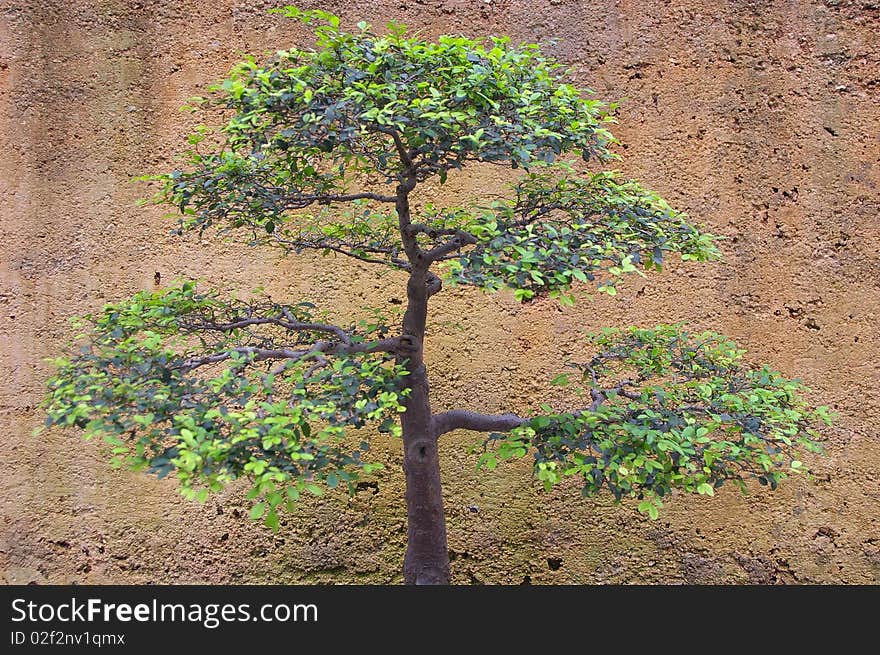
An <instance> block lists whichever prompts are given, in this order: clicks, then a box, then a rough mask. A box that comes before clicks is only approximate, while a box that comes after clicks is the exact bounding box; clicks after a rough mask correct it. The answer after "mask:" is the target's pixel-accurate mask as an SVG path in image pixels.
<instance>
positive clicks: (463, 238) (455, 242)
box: [425, 230, 477, 262]
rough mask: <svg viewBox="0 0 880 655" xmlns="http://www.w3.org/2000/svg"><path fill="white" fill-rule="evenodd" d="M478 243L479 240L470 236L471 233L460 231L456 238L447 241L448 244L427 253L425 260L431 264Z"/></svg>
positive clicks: (442, 244)
mask: <svg viewBox="0 0 880 655" xmlns="http://www.w3.org/2000/svg"><path fill="white" fill-rule="evenodd" d="M476 242H477V238H476V237H475V236H474V235H473V234H470V233H469V232H464V231H463V230H458V231H457V232H456V233H455V236H454V237H453V238H452V239H450V240H449V241H447V242H446V243H441V244H440V245H439V246H436V247H434V248H431V250H429V251H428V252H426V253H425V259H427V260H428V261H430V262H434V261H437V260H438V259H441V258H442V257H445V256H446V255H449V254H451V253H453V252H455V251H456V250H461V249H462V248H464V247H465V246H469V245H473V244H475V243H476Z"/></svg>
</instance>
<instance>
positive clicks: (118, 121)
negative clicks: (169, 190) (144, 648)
mask: <svg viewBox="0 0 880 655" xmlns="http://www.w3.org/2000/svg"><path fill="white" fill-rule="evenodd" d="M275 4H283V3H280V2H279V3H275V2H261V1H248V2H236V1H232V0H211V1H207V0H188V1H185V2H173V3H171V2H150V1H147V2H133V1H123V0H103V1H97V0H96V1H93V2H86V1H83V0H67V1H65V2H57V1H46V2H40V3H36V2H33V3H31V2H9V1H8V0H0V139H2V141H0V146H2V149H0V152H2V153H3V156H2V157H0V230H2V235H0V236H2V240H0V343H2V348H0V379H2V384H0V436H2V438H0V465H2V469H3V475H2V477H0V502H2V509H0V571H2V577H0V580H3V581H5V582H8V583H28V582H39V583H63V582H79V583H97V582H112V583H126V582H129V583H146V582H157V583H183V582H192V583H197V582H208V583H215V582H251V583H262V582H279V583H292V582H370V583H373V582H396V581H399V580H400V577H401V576H400V567H401V561H402V549H403V546H404V536H405V525H404V519H405V513H404V510H403V507H402V491H403V489H402V483H403V476H402V472H401V470H400V463H401V456H400V454H399V453H398V446H399V444H397V443H393V442H390V441H389V442H387V443H383V444H382V445H381V446H380V448H379V450H378V453H379V457H381V458H382V459H383V461H385V462H386V464H387V470H386V471H385V472H384V473H383V474H382V475H381V476H379V477H378V478H377V480H376V481H377V485H376V486H371V487H364V488H363V489H361V490H360V491H359V492H358V494H357V495H356V497H354V498H351V499H349V498H348V497H344V496H341V495H340V496H329V497H325V498H324V499H321V500H317V501H314V502H312V501H310V502H308V503H304V504H303V505H302V506H301V507H300V508H299V509H298V510H297V513H296V514H295V515H293V516H291V517H288V518H286V519H284V525H283V527H282V530H281V532H280V533H278V534H277V535H273V534H271V533H270V532H268V531H267V530H265V529H263V528H261V527H260V526H257V525H254V524H252V523H251V522H250V521H249V520H248V519H247V518H246V516H243V515H242V507H243V505H242V504H241V501H240V498H241V493H240V488H238V487H234V488H230V489H228V490H226V491H224V492H223V493H221V494H219V495H218V496H216V497H215V498H213V499H212V500H210V501H209V502H208V503H207V504H206V505H204V506H200V505H198V504H195V503H189V502H187V501H184V500H183V499H182V498H180V497H179V496H178V495H177V493H176V491H175V485H174V482H173V481H172V480H167V479H166V480H163V481H158V480H156V479H154V478H151V477H147V476H145V475H141V474H134V473H129V472H120V471H114V470H112V469H111V468H110V467H109V465H108V464H107V463H106V459H105V458H102V457H101V456H100V452H99V451H100V450H101V447H100V445H99V444H93V443H84V442H81V441H80V440H79V439H78V438H77V437H76V436H75V435H72V434H59V433H50V434H46V435H43V436H40V437H38V438H33V437H31V436H30V435H31V431H32V429H33V428H34V426H36V425H39V424H40V422H41V420H42V418H41V417H40V415H39V412H38V411H37V410H36V409H35V405H36V404H37V403H38V402H39V398H40V393H41V385H42V383H43V381H44V379H45V377H46V375H47V371H48V367H47V365H46V363H45V362H44V358H46V357H49V356H52V355H53V353H56V352H57V348H58V346H59V344H61V343H62V342H63V341H64V340H65V339H66V338H68V337H69V336H70V335H71V331H70V327H69V325H68V323H67V318H68V317H69V316H70V315H72V314H75V313H82V312H84V311H86V310H89V309H94V308H97V307H100V305H101V304H102V303H103V302H106V301H108V300H111V299H117V298H120V297H122V296H124V295H126V294H130V293H132V292H134V291H136V290H138V289H141V288H151V287H152V286H153V284H154V282H153V277H154V273H155V272H156V271H159V272H160V273H161V275H162V278H163V280H169V279H172V278H174V277H175V276H195V277H203V278H205V279H206V280H207V281H208V282H210V283H211V284H216V285H219V284H225V285H227V286H229V287H231V288H238V289H241V290H248V289H251V288H253V287H254V286H256V285H257V284H259V283H263V284H265V285H266V287H267V289H268V290H269V291H270V292H272V294H273V296H275V297H277V298H278V299H287V300H299V299H300V298H305V297H307V298H312V299H320V300H321V303H322V305H324V306H328V307H331V308H333V311H334V312H336V313H338V314H340V315H344V314H346V313H347V311H348V310H357V309H358V308H359V307H361V306H363V305H364V304H366V303H367V301H368V300H369V299H371V298H380V299H382V300H383V301H388V302H389V307H391V308H394V307H396V305H394V304H393V303H391V301H392V300H394V299H399V298H400V294H401V293H402V291H401V286H400V283H401V279H400V277H399V276H397V275H396V274H386V275H384V276H378V277H377V276H376V272H375V271H374V270H373V269H369V268H364V267H360V266H358V265H348V264H346V265H345V266H343V267H340V269H339V270H338V271H334V270H333V265H332V262H327V261H321V260H320V258H318V259H312V258H309V257H303V258H290V259H279V258H277V257H276V256H275V255H274V254H272V253H265V252H256V251H250V250H247V249H246V248H243V247H238V246H235V245H229V244H222V243H219V242H218V241H217V240H216V239H213V238H208V239H205V240H204V241H203V242H199V241H198V240H196V239H180V238H177V237H173V236H171V235H170V234H169V229H170V222H169V221H167V220H166V219H165V218H163V212H162V211H160V210H156V209H153V208H150V209H140V208H137V207H136V206H135V205H134V202H135V200H136V199H137V198H138V197H139V196H140V195H142V194H143V193H144V189H143V188H142V187H138V186H137V185H133V184H130V183H129V179H130V178H131V177H132V176H134V175H137V174H140V173H143V172H153V171H159V170H165V169H167V168H168V167H169V166H171V165H173V164H172V162H173V159H172V158H173V154H174V152H175V151H179V150H180V149H181V145H182V139H183V137H184V135H185V134H186V133H187V132H188V129H189V127H191V124H192V120H193V118H192V117H191V116H190V115H188V114H184V113H181V112H180V111H179V110H178V108H179V106H180V105H181V104H183V102H184V101H185V99H186V98H187V97H189V96H192V95H196V94H198V93H199V92H201V91H202V90H203V89H204V86H205V85H206V84H208V83H210V82H212V81H213V80H215V79H216V78H218V77H220V76H221V75H222V74H223V73H224V71H225V70H226V69H227V68H228V67H229V66H230V64H231V63H232V62H234V61H235V60H236V58H237V57H238V56H239V54H240V53H241V52H251V53H260V52H264V51H267V50H270V49H275V48H279V47H284V46H285V45H287V44H290V43H293V42H295V41H296V40H297V39H299V38H301V35H302V33H301V32H300V31H298V30H299V29H300V28H299V27H298V26H297V25H296V24H294V23H293V22H292V21H287V20H285V19H282V18H279V17H277V16H268V15H266V14H265V10H266V9H268V8H269V7H270V6H272V5H275ZM303 6H318V5H317V4H316V3H305V2H304V3H303ZM323 7H324V8H327V9H330V10H334V11H335V12H336V13H340V14H341V15H342V16H343V19H344V22H345V24H349V25H351V24H353V23H355V22H357V20H360V19H362V18H363V19H366V20H369V21H371V22H374V23H376V24H383V23H385V22H386V21H387V20H389V19H396V20H400V21H403V22H405V23H407V24H409V25H411V26H412V27H413V28H414V29H417V30H419V31H420V32H422V33H423V34H425V35H427V36H431V35H436V34H440V33H443V32H464V33H466V34H469V35H480V34H485V33H506V34H509V35H511V36H512V37H513V38H514V39H515V40H528V41H539V42H548V41H550V40H551V39H555V41H554V43H553V44H552V45H549V46H548V47H547V50H548V51H549V52H550V53H552V54H554V55H556V56H558V57H559V58H560V59H562V60H563V61H565V62H566V63H568V64H570V65H572V66H573V70H574V76H575V78H576V81H577V83H578V84H580V85H582V86H585V87H590V88H593V89H594V90H595V91H596V92H597V93H598V95H599V96H601V97H603V98H606V99H622V105H621V109H620V113H619V119H620V126H619V128H618V129H617V131H616V133H617V135H618V136H619V138H620V139H621V141H622V145H621V147H620V152H621V154H622V155H623V156H624V159H623V161H622V162H621V164H620V166H621V168H622V170H624V172H626V173H627V174H629V175H632V176H634V177H636V178H638V179H641V180H642V181H643V182H644V183H645V184H646V185H647V186H649V187H652V188H654V189H656V190H657V191H659V192H660V193H662V194H663V195H665V197H667V198H668V199H669V200H670V201H671V202H672V203H673V204H674V205H675V206H677V207H678V208H680V209H684V210H687V211H688V212H690V214H691V215H692V217H693V218H694V219H695V220H696V221H698V222H701V223H704V224H706V225H707V226H709V228H710V229H711V231H713V232H716V233H719V234H722V235H725V236H726V237H727V239H726V241H724V242H723V250H724V256H725V257H724V261H723V262H722V263H718V264H710V265H693V264H690V265H673V266H670V267H669V269H668V270H666V271H665V272H664V273H662V274H658V275H652V276H651V277H650V278H649V279H647V280H642V279H635V280H633V281H631V282H630V283H628V285H627V286H626V287H625V288H623V289H622V290H621V293H620V295H619V296H618V297H617V299H610V298H604V297H603V298H601V299H596V300H594V301H592V302H590V301H586V302H582V303H580V304H579V305H578V306H577V307H575V308H572V309H567V308H566V309H562V308H560V307H559V306H558V305H557V304H556V303H555V302H553V301H549V300H546V301H538V302H535V303H533V304H527V305H523V306H521V305H518V304H517V303H515V302H514V301H513V300H512V298H511V297H510V296H509V295H507V294H500V295H497V296H485V295H483V294H481V293H479V292H476V291H472V290H460V291H459V290H456V291H452V292H446V293H444V294H442V295H441V296H438V297H436V299H435V300H436V302H435V304H434V310H435V311H434V313H433V317H432V320H431V324H430V345H429V353H428V357H429V365H430V373H431V379H432V382H433V385H434V392H435V397H436V401H435V405H436V407H438V408H441V409H442V408H448V407H453V406H457V405H459V406H474V407H477V406H482V407H483V409H485V410H497V411H500V410H503V409H509V408H514V409H516V408H522V407H524V406H525V405H527V404H529V403H534V402H536V401H542V400H545V399H549V395H547V394H548V393H549V392H548V391H547V390H546V389H547V385H546V383H545V380H547V379H548V376H549V375H550V372H551V369H552V365H553V363H554V362H557V361H559V360H560V359H562V358H564V357H566V356H569V355H571V354H572V353H577V352H578V351H579V349H580V348H581V345H580V344H581V341H580V333H581V331H584V330H592V329H595V328H599V327H602V326H609V325H627V324H642V325H646V324H652V323H657V322H670V321H688V322H690V323H691V324H693V325H694V326H696V327H697V328H701V329H704V328H710V329H716V330H719V331H723V332H726V333H728V334H729V335H731V336H732V337H733V338H735V339H736V340H737V341H738V342H740V343H741V344H742V345H743V346H745V347H746V348H748V349H749V350H750V351H751V353H752V354H753V355H754V357H755V358H758V359H760V360H765V361H767V362H769V363H770V364H772V365H773V366H774V367H776V368H779V369H781V370H782V371H784V372H785V373H787V374H789V375H792V376H799V377H801V378H802V379H804V380H805V381H806V382H807V383H808V384H809V385H810V386H811V387H812V388H813V389H814V390H815V391H814V394H813V395H814V399H815V400H816V401H817V402H821V403H827V404H830V405H832V406H833V407H834V408H835V409H836V410H837V411H838V412H839V413H840V415H841V416H840V419H839V421H838V423H837V425H836V426H835V427H834V428H833V429H831V430H829V431H828V433H827V436H828V444H827V448H828V456H827V457H826V458H822V459H818V460H810V463H811V464H812V465H813V466H814V467H815V470H816V479H815V480H814V481H812V482H808V481H805V480H792V481H790V482H789V483H787V484H785V485H784V486H783V487H782V488H780V490H779V491H778V492H776V493H773V494H770V493H766V492H764V491H763V489H759V488H756V489H755V491H754V492H753V493H751V494H750V495H749V496H747V497H742V496H740V495H739V494H738V493H737V492H735V491H734V490H732V489H731V490H727V489H725V490H724V491H723V493H720V494H719V496H718V497H716V498H715V499H711V500H710V499H706V498H702V497H693V498H692V497H684V496H677V497H676V498H674V499H673V500H672V501H671V502H669V503H668V509H667V510H666V511H664V512H663V513H662V515H661V518H660V520H659V521H657V522H650V521H647V520H646V519H644V518H642V517H641V516H639V515H638V514H637V513H635V511H634V510H633V508H632V507H631V506H629V505H624V506H615V505H613V503H611V502H609V499H608V498H606V497H603V498H600V499H597V500H589V501H582V500H581V499H580V497H579V494H578V491H577V489H576V488H575V487H573V486H566V485H563V486H562V487H561V488H558V489H556V490H554V491H553V492H552V493H550V494H547V495H545V494H542V493H539V492H538V491H537V487H536V485H535V484H534V483H533V482H532V480H531V479H530V477H529V471H528V464H527V463H523V464H512V465H505V466H503V467H501V468H500V469H499V470H498V471H497V472H496V473H494V474H485V475H484V474H477V473H476V472H475V471H474V462H475V458H474V456H472V455H469V454H468V453H467V446H468V445H470V444H471V443H473V442H474V441H475V439H476V438H475V436H474V435H468V434H455V435H449V436H447V437H445V438H444V443H443V444H442V451H441V452H442V467H443V476H444V483H445V485H446V503H447V514H448V518H449V533H450V534H449V540H450V549H451V551H452V557H453V563H452V566H453V575H454V579H455V581H456V582H458V583H468V582H474V583H480V582H483V583H520V582H532V583H563V582H569V583H612V582H616V583H620V582H634V583H657V582H665V583H681V582H687V583H718V582H724V583H736V582H757V583H775V582H784V583H805V582H822V583H832V582H833V583H866V582H876V581H877V579H878V576H880V519H878V516H880V443H878V428H880V391H878V387H880V385H878V381H880V364H878V362H880V328H878V318H880V289H878V287H880V259H878V250H880V238H878V227H880V219H878V210H880V196H878V189H877V185H878V183H880V165H878V161H880V139H878V134H880V129H878V128H880V120H878V119H880V109H878V106H880V105H878V99H880V38H878V37H880V4H878V3H876V2H872V1H864V0H862V1H846V0H840V1H831V0H828V1H826V2H824V3H823V2H815V1H814V2H796V1H794V0H792V1H789V2H782V1H777V2H753V1H737V2H699V1H697V0H681V1H672V0H669V1H662V0H644V1H643V2H625V1H620V2H615V1H613V0H596V1H595V2H584V1H578V0H550V1H549V2H546V1H536V2H519V1H516V0H480V1H476V0H474V1H472V2H466V1H464V0H461V1H452V0H450V1H447V2H427V1H419V0H397V1H396V2H391V1H383V2H364V1H360V0H356V1H348V2H325V3H324V4H323ZM508 179H509V178H508V174H507V173H506V172H504V171H502V170H496V169H493V170H481V169H474V170H472V171H471V172H469V173H468V174H467V175H463V176H459V177H457V178H455V179H452V178H451V179H450V182H449V184H447V185H446V186H444V187H443V188H442V190H441V189H437V188H426V189H424V190H423V192H424V194H425V195H424V196H423V197H426V198H432V199H433V200H434V201H435V202H438V203H442V202H443V200H444V198H445V199H449V198H453V197H458V196H464V195H467V194H469V193H475V192H481V191H483V190H486V189H500V187H501V185H502V184H503V183H504V182H505V181H507V180H508Z"/></svg>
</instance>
